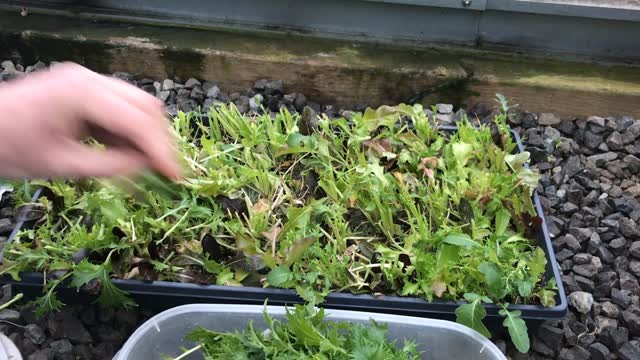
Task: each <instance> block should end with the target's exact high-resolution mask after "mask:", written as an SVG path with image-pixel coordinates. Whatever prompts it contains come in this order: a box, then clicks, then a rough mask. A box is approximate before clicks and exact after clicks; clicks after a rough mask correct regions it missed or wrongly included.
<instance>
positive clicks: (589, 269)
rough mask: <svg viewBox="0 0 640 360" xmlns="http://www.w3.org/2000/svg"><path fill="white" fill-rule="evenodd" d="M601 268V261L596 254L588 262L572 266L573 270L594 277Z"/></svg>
mask: <svg viewBox="0 0 640 360" xmlns="http://www.w3.org/2000/svg"><path fill="white" fill-rule="evenodd" d="M601 269H602V262H601V261H600V258H599V257H597V256H593V257H592V258H591V262H590V263H589V264H584V265H574V266H573V272H575V273H576V274H578V275H582V276H584V277H587V278H592V277H594V276H595V275H596V274H597V273H598V272H599V271H600V270H601Z"/></svg>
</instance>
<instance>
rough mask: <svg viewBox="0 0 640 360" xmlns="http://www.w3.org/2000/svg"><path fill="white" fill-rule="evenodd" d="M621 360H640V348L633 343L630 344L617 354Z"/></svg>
mask: <svg viewBox="0 0 640 360" xmlns="http://www.w3.org/2000/svg"><path fill="white" fill-rule="evenodd" d="M616 355H618V359H619V360H638V359H640V346H638V345H637V344H634V343H632V342H628V343H626V344H624V345H622V347H621V348H620V349H618V351H617V352H616Z"/></svg>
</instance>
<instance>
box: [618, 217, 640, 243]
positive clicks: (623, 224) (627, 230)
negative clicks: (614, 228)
mask: <svg viewBox="0 0 640 360" xmlns="http://www.w3.org/2000/svg"><path fill="white" fill-rule="evenodd" d="M620 232H621V233H622V235H624V236H626V237H627V238H629V239H632V240H640V227H639V226H638V224H636V222H635V221H633V220H631V219H629V218H623V219H622V220H620Z"/></svg>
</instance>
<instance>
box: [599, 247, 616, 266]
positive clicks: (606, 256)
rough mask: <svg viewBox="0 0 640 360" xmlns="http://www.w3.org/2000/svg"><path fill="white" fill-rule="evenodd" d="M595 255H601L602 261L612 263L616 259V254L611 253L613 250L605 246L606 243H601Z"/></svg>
mask: <svg viewBox="0 0 640 360" xmlns="http://www.w3.org/2000/svg"><path fill="white" fill-rule="evenodd" d="M595 255H596V256H597V257H599V258H600V260H602V262H603V263H605V264H611V263H612V262H613V261H614V259H615V256H614V255H613V254H612V253H611V251H609V250H608V249H607V248H606V247H604V245H600V246H598V247H597V249H596V251H595Z"/></svg>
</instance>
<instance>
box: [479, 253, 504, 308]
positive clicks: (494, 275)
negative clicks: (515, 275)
mask: <svg viewBox="0 0 640 360" xmlns="http://www.w3.org/2000/svg"><path fill="white" fill-rule="evenodd" d="M478 271H480V272H481V273H482V274H484V278H485V281H486V283H487V285H488V290H489V294H491V295H492V296H493V297H494V298H497V299H501V298H502V297H503V296H504V293H505V289H504V288H505V287H504V280H503V278H502V274H501V272H500V269H499V268H498V266H497V265H496V264H494V263H490V262H483V263H482V264H480V266H478Z"/></svg>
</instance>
